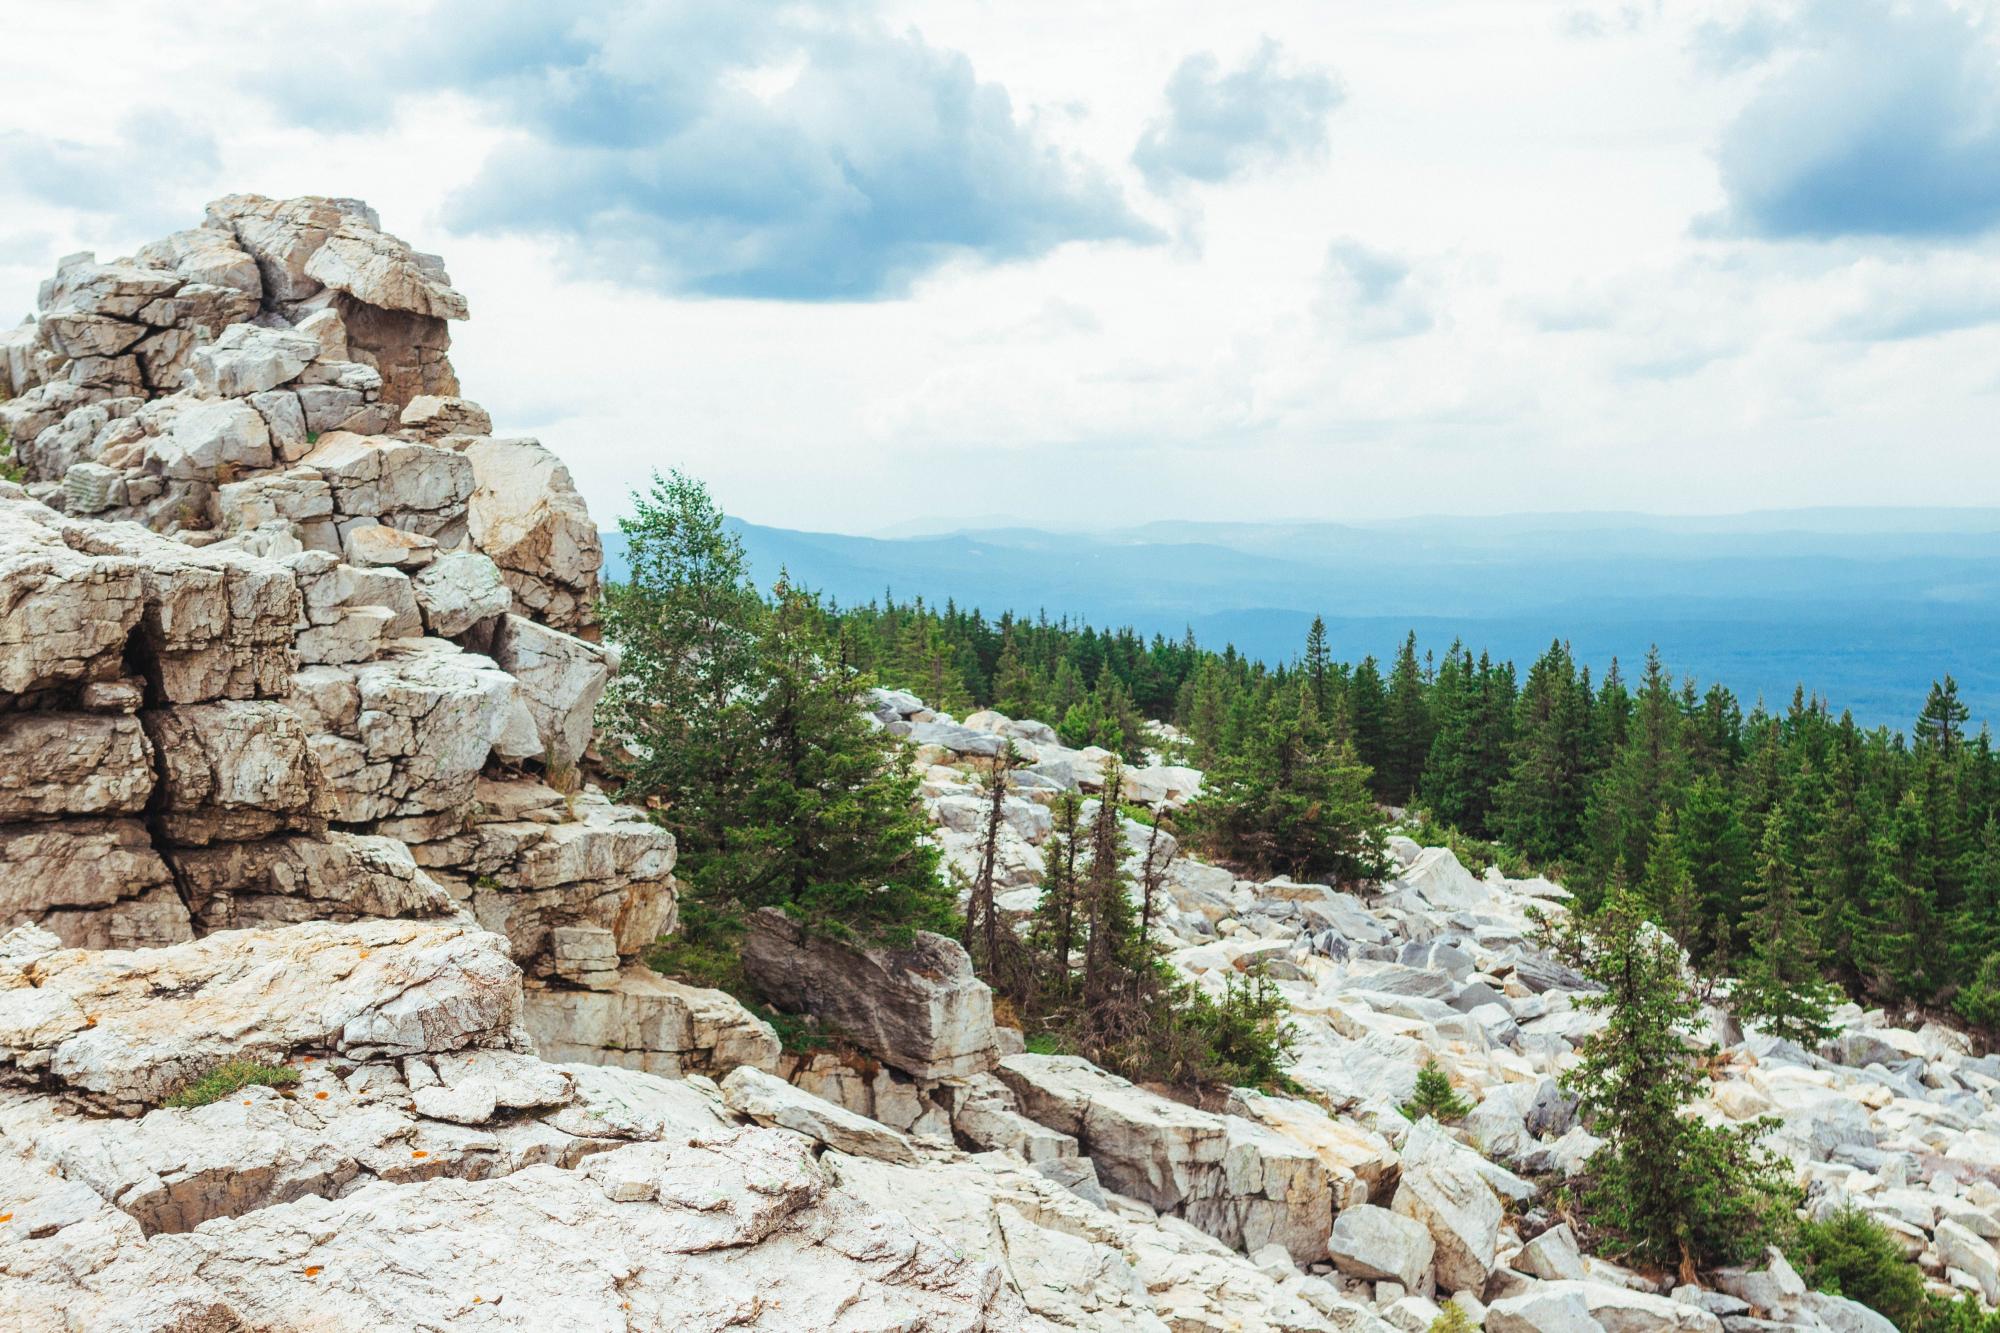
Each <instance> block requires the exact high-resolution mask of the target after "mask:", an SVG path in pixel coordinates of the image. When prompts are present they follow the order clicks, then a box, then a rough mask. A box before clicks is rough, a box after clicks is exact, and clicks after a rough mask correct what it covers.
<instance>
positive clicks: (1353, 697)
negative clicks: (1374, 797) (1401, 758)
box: [1346, 657, 1389, 791]
mask: <svg viewBox="0 0 2000 1333" xmlns="http://www.w3.org/2000/svg"><path fill="white" fill-rule="evenodd" d="M1346 704H1347V729H1348V735H1349V736H1350V737H1351V738H1352V740H1353V743H1354V753H1355V757H1356V758H1358V759H1359V760H1360V761H1361V762H1362V763H1364V764H1366V765H1368V768H1369V771H1370V773H1371V774H1379V773H1380V771H1381V765H1382V762H1383V760H1384V758H1385V757H1386V754H1385V747H1386V745H1387V739H1386V733H1387V728H1388V710H1389V700H1388V695H1387V693H1386V692H1385V691H1384V689H1383V687H1382V673H1381V671H1380V669H1378V668H1377V667H1376V665H1375V659H1374V658H1372V657H1364V658H1362V659H1361V664H1360V665H1359V666H1357V667H1355V668H1354V673H1353V674H1352V675H1351V676H1349V677H1348V678H1347V689H1346ZM1374 781H1375V783H1376V784H1377V785H1376V789H1377V790H1378V791H1379V790H1380V785H1379V784H1380V781H1381V779H1380V778H1379V776H1378V777H1376V778H1375V779H1374Z"/></svg>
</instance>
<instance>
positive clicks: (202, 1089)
mask: <svg viewBox="0 0 2000 1333" xmlns="http://www.w3.org/2000/svg"><path fill="white" fill-rule="evenodd" d="M298 1081H299V1071H298V1070H296V1069H289V1068H287V1067H286V1066H284V1065H267V1064H262V1063H260V1062H258V1061H256V1060H225V1061H223V1062H222V1063H221V1064H219V1065H217V1066H216V1067H215V1068H213V1069H211V1070H209V1071H208V1072H207V1073H206V1074H203V1075H202V1076H201V1077H200V1078H198V1079H196V1080H194V1082H192V1083H190V1084H188V1085H187V1086H186V1087H184V1088H182V1089H181V1090H180V1091H179V1092H177V1093H175V1094H174V1095H173V1096H171V1097H169V1098H167V1100H166V1101H165V1102H163V1103H161V1104H162V1105H164V1106H171V1107H175V1108H178V1109H180V1110H188V1109H190V1108H192V1107H196V1106H207V1105H208V1104H209V1103H210V1102H215V1101H220V1100H222V1099H223V1098H224V1097H227V1096H229V1094H231V1093H232V1092H240V1091H242V1090H243V1089H244V1088H247V1087H251V1086H253V1085H256V1086H261V1087H266V1088H289V1087H291V1086H292V1085H293V1084H295V1083H297V1082H298Z"/></svg>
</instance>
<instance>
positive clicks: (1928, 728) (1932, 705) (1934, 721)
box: [1917, 673, 1972, 758]
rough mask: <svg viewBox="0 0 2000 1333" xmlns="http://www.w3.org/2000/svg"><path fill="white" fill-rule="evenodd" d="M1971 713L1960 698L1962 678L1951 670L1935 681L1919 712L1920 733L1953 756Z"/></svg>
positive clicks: (1936, 746) (1928, 741)
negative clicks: (1922, 708)
mask: <svg viewBox="0 0 2000 1333" xmlns="http://www.w3.org/2000/svg"><path fill="white" fill-rule="evenodd" d="M1971 716H1972V710H1971V709H1969V708H1967V707H1966V706H1965V705H1964V704H1963V703H1962V702H1960V700H1959V697H1958V682H1957V681H1956V680H1953V679H1952V678H1951V676H1950V674H1948V673H1947V674H1946V676H1945V678H1944V679H1943V680H1941V681H1932V682H1931V692H1930V696H1929V697H1928V698H1926V699H1925V700H1924V711H1923V712H1921V713H1919V714H1918V715H1917V737H1918V739H1919V740H1921V741H1922V742H1923V743H1925V744H1927V745H1930V746H1934V747H1935V748H1936V749H1937V750H1938V752H1939V753H1941V754H1943V755H1944V756H1945V757H1946V758H1950V757H1951V755H1952V754H1953V753H1954V752H1955V751H1956V750H1957V749H1958V746H1959V742H1960V741H1961V740H1962V739H1963V738H1964V735H1965V723H1966V720H1967V719H1968V718H1970V717H1971Z"/></svg>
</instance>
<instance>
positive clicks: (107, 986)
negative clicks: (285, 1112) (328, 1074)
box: [0, 921, 526, 1113]
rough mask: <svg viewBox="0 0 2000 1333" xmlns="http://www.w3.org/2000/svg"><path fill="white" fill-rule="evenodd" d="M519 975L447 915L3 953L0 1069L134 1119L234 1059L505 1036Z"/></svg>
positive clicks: (454, 1044) (514, 1023) (515, 1030)
mask: <svg viewBox="0 0 2000 1333" xmlns="http://www.w3.org/2000/svg"><path fill="white" fill-rule="evenodd" d="M47 938H48V939H49V941H50V943H51V944H53V942H54V941H53V937H47ZM518 975H519V974H518V972H517V971H516V969H515V967H514V964H513V962H512V961H511V960H510V959H509V958H508V956H507V952H506V945H505V942H504V941H502V940H501V939H500V937H499V936H497V935H491V934H488V933H486V932H485V931H481V930H478V929H476V928H473V927H469V926H466V925H463V924H461V923H457V922H412V921H365V922H354V923H351V924H347V925H332V924H328V923H325V922H311V923H307V924H304V925H299V926H292V927H289V928H286V929H283V930H272V931H262V930H258V931H229V932H224V933H223V934H220V935H211V936H209V937H208V938H206V939H202V940H196V941H193V942H192V943H188V944H177V945H173V946H171V947H168V948H164V949H150V950H136V951H112V952H104V953H93V952H87V951H84V950H74V949H53V948H51V949H47V950H46V951H42V952H37V953H32V954H29V955H28V956H25V957H23V956H20V955H18V954H16V955H13V956H7V950H6V949H4V948H0V1070H7V1071H9V1072H12V1073H15V1074H17V1075H25V1076H29V1077H35V1078H41V1079H45V1080H47V1081H49V1082H50V1084H51V1085H52V1086H54V1087H57V1088H59V1089H61V1090H62V1091H63V1092H65V1093H67V1094H68V1095H71V1096H73V1097H76V1098H78V1099H80V1100H82V1101H85V1102H87V1103H89V1104H91V1105H94V1106H98V1107H101V1108H103V1109H106V1110H111V1111H119V1112H125V1113H132V1112H136V1111H142V1110H144V1109H146V1108H148V1107H150V1106H155V1105H157V1104H158V1103H159V1102H160V1101H162V1100H163V1099H165V1098H166V1097H167V1096H168V1095H169V1094H170V1093H172V1092H173V1091H175V1090H176V1089H177V1088H179V1087H180V1086H181V1085H182V1084H184V1083H186V1082H187V1081H189V1080H190V1079H193V1078H195V1077H198V1076H199V1075H201V1074H203V1073H206V1072H207V1070H208V1069H209V1068H210V1067H211V1066H213V1065H215V1064H217V1063H219V1062H221V1061H222V1060H224V1059H228V1058H232V1057H236V1056H248V1057H252V1058H258V1059H263V1060H266V1061H270V1060H282V1059H284V1058H286V1057H287V1056H289V1055H290V1054H291V1053H292V1052H294V1051H297V1050H319V1051H327V1052H343V1053H347V1054H350V1055H354V1056H357V1057H361V1056H366V1055H370V1054H389V1055H398V1054H413V1053H420V1052H435V1051H445V1050H456V1049H460V1048H463V1047H468V1046H502V1047H506V1046H515V1045H519V1044H524V1043H525V1040H526V1039H525V1037H524V1036H523V1035H522V1034H521V1033H520V1031H519V1017H520V987H519V982H518V980H517V979H516V978H517V977H518ZM31 983H32V984H31Z"/></svg>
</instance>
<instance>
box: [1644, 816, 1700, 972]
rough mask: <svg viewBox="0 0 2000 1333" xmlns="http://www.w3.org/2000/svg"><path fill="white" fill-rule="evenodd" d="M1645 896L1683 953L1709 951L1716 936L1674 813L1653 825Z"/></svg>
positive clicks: (1659, 817) (1661, 923) (1656, 916)
mask: <svg viewBox="0 0 2000 1333" xmlns="http://www.w3.org/2000/svg"><path fill="white" fill-rule="evenodd" d="M1645 892H1646V901H1647V903H1648V904H1649V905H1650V907H1651V909H1652V911H1653V914H1654V919H1655V920H1657V921H1658V922H1659V923H1660V925H1661V926H1662V927H1664V928H1665V929H1666V932H1667V933H1668V934H1669V935H1672V936H1673V937H1674V939H1675V940H1676V941H1677V942H1678V943H1679V944H1680V946H1681V947H1682V948H1683V949H1686V950H1688V951H1689V953H1694V952H1696V951H1697V950H1700V949H1704V948H1706V947H1707V945H1708V942H1709V939H1710V937H1711V934H1712V932H1711V930H1710V928H1709V925H1708V922H1707V920H1706V918H1705V917H1704V916H1703V914H1702V903H1701V894H1700V893H1699V892H1698V891H1697V890H1696V888H1695V884H1694V868H1693V866H1691V865H1690V864H1689V862H1688V857H1687V853H1686V852H1685V851H1684V850H1682V848H1681V841H1680V833H1679V829H1678V821H1677V820H1676V819H1675V817H1674V813H1673V812H1672V811H1671V810H1662V811H1660V813H1659V815H1658V817H1657V818H1656V819H1655V820H1654V823H1653V845H1652V849H1651V851H1650V853H1649V854H1648V858H1647V861H1646V877H1645Z"/></svg>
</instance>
